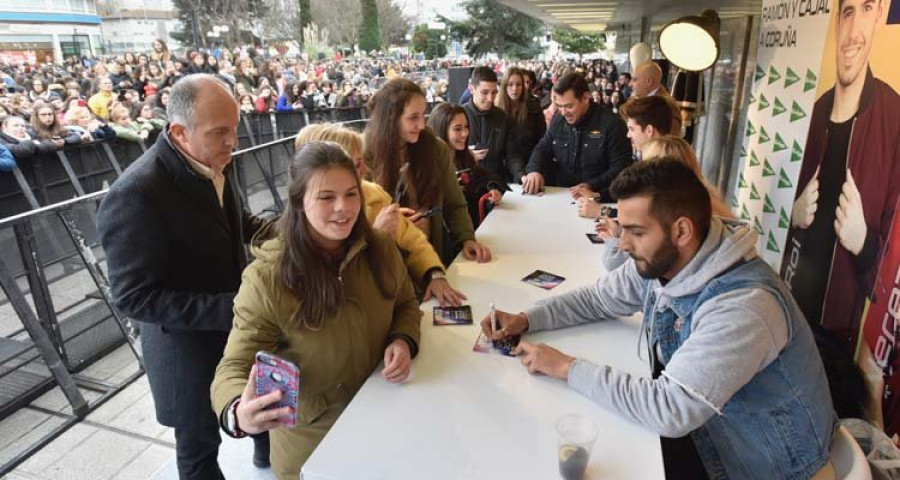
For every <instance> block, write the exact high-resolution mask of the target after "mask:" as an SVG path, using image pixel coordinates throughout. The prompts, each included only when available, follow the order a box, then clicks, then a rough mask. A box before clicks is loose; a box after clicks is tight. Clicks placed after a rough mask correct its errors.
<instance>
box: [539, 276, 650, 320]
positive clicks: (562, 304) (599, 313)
mask: <svg viewBox="0 0 900 480" xmlns="http://www.w3.org/2000/svg"><path fill="white" fill-rule="evenodd" d="M642 290H643V279H641V277H640V275H638V273H637V270H636V269H635V268H634V262H631V263H630V264H626V267H624V268H620V269H617V270H614V271H612V272H609V274H608V275H606V276H605V277H602V278H600V280H597V282H596V283H595V284H594V285H588V286H584V287H581V288H579V289H577V290H574V291H571V292H569V293H564V294H562V295H558V296H556V297H551V298H548V299H545V300H541V301H539V302H538V303H537V304H536V305H535V306H533V307H531V308H529V309H528V310H526V311H525V314H526V315H528V330H529V331H532V332H534V331H539V330H552V329H557V328H563V327H571V326H574V325H581V324H583V323H590V322H597V321H600V320H608V319H612V318H620V317H627V316H630V315H632V314H634V313H635V312H638V311H640V310H641V306H642V305H643V302H642V298H641V292H642Z"/></svg>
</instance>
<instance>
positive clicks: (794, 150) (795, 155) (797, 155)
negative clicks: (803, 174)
mask: <svg viewBox="0 0 900 480" xmlns="http://www.w3.org/2000/svg"><path fill="white" fill-rule="evenodd" d="M802 159H803V147H801V146H800V144H799V143H797V141H796V140H794V146H793V147H791V161H792V162H799V161H800V160H802Z"/></svg>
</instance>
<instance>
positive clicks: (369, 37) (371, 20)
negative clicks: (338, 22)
mask: <svg viewBox="0 0 900 480" xmlns="http://www.w3.org/2000/svg"><path fill="white" fill-rule="evenodd" d="M360 1H361V2H362V22H361V24H360V27H359V49H360V50H363V51H366V52H371V51H372V50H379V49H380V48H381V31H380V30H379V28H378V3H377V2H376V0H360Z"/></svg>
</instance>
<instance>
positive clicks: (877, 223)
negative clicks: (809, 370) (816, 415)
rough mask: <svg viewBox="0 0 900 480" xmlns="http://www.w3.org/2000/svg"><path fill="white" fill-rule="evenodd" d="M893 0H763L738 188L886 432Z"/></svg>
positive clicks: (897, 425)
mask: <svg viewBox="0 0 900 480" xmlns="http://www.w3.org/2000/svg"><path fill="white" fill-rule="evenodd" d="M894 1H895V2H898V3H900V0H894ZM896 9H897V7H893V8H892V6H891V0H821V1H818V0H810V1H806V0H799V1H793V0H781V1H764V2H763V13H762V18H761V32H760V38H759V42H760V44H759V59H758V61H757V63H758V66H757V68H756V72H755V73H756V75H755V77H754V85H753V89H752V97H751V102H752V103H751V105H750V112H749V114H748V121H747V127H746V132H745V139H744V143H743V145H744V150H742V152H741V154H742V155H745V156H746V159H745V160H744V164H745V167H744V169H743V170H742V171H741V173H740V177H739V179H738V183H739V188H738V190H737V194H736V196H735V198H734V199H733V203H734V204H736V205H737V208H738V210H737V213H738V214H739V215H740V217H741V218H743V219H744V220H747V221H749V222H751V223H752V224H753V225H754V227H755V228H756V230H757V231H758V232H759V233H760V237H761V238H760V245H759V250H760V252H762V254H763V255H764V258H765V259H766V261H767V262H768V263H769V264H770V265H772V266H773V267H774V268H775V269H776V270H778V271H779V272H780V273H781V277H782V278H783V279H784V280H785V282H786V283H787V285H788V286H789V287H790V289H791V291H792V292H793V295H794V298H795V299H796V300H797V303H798V304H799V305H800V308H801V309H802V310H803V313H804V314H805V315H806V316H807V318H808V319H809V320H810V321H811V322H816V323H820V324H821V325H822V326H823V327H824V328H825V330H826V331H828V332H829V333H830V334H831V336H832V337H833V338H834V339H835V340H836V341H837V342H838V343H839V344H840V345H841V346H842V347H843V348H844V350H845V351H846V352H847V353H848V354H850V355H852V356H853V358H854V360H855V361H856V362H857V364H858V365H859V366H860V368H861V371H862V373H863V377H864V379H865V380H866V383H867V387H868V393H869V401H868V403H867V405H866V406H865V416H866V417H867V418H866V419H867V420H869V421H871V422H873V423H875V424H877V425H878V426H880V427H882V428H884V429H885V432H886V433H887V434H888V435H889V436H894V435H896V434H897V432H898V429H900V412H898V409H900V400H898V398H897V396H898V394H900V391H898V389H900V375H895V370H896V368H897V367H898V366H900V364H898V358H897V357H898V356H897V353H898V349H897V346H896V341H895V339H896V336H897V334H898V333H900V332H898V322H897V317H898V316H900V217H898V218H896V219H895V215H894V212H895V211H896V210H897V208H898V193H900V96H898V94H897V91H898V90H900V64H898V60H897V57H896V49H897V46H898V45H900V25H898V24H897V18H896V17H897V13H896ZM892 19H893V20H892ZM892 49H893V52H892ZM892 54H893V55H892ZM896 438H897V437H895V441H896Z"/></svg>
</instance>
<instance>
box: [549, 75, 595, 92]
mask: <svg viewBox="0 0 900 480" xmlns="http://www.w3.org/2000/svg"><path fill="white" fill-rule="evenodd" d="M569 90H571V91H572V93H573V94H574V95H575V98H581V97H582V96H584V94H585V93H586V92H587V91H588V84H587V80H585V79H584V76H583V75H581V74H580V73H567V74H565V75H563V76H562V77H560V78H559V80H557V81H556V85H554V86H553V93H555V94H557V95H565V93H566V92H568V91H569Z"/></svg>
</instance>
